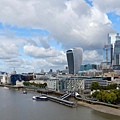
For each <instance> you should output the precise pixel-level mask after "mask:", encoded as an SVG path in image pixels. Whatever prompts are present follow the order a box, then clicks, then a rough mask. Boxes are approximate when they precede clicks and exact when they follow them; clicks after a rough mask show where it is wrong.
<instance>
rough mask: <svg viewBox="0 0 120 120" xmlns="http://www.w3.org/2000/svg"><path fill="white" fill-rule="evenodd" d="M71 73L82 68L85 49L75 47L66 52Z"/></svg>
mask: <svg viewBox="0 0 120 120" xmlns="http://www.w3.org/2000/svg"><path fill="white" fill-rule="evenodd" d="M66 56H67V62H68V69H69V74H76V73H78V71H79V70H80V65H81V64H82V60H83V49H82V48H73V49H71V50H68V51H67V52H66Z"/></svg>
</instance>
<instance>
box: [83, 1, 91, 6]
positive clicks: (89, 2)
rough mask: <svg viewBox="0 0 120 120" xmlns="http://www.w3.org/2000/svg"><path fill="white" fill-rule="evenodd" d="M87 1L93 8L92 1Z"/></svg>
mask: <svg viewBox="0 0 120 120" xmlns="http://www.w3.org/2000/svg"><path fill="white" fill-rule="evenodd" d="M85 1H86V3H88V4H89V5H90V6H93V5H92V1H91V0H85Z"/></svg>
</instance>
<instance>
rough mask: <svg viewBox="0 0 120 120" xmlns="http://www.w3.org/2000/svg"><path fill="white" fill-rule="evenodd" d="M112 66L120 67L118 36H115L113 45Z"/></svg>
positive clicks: (119, 42) (119, 38) (119, 39)
mask: <svg viewBox="0 0 120 120" xmlns="http://www.w3.org/2000/svg"><path fill="white" fill-rule="evenodd" d="M114 65H120V36H116V41H115V44H114Z"/></svg>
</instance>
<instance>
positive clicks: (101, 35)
mask: <svg viewBox="0 0 120 120" xmlns="http://www.w3.org/2000/svg"><path fill="white" fill-rule="evenodd" d="M0 3H1V4H0V71H6V72H9V73H11V72H12V71H13V70H14V68H15V70H16V71H17V72H18V73H19V72H20V73H22V72H34V71H36V72H40V71H41V69H44V70H45V71H49V70H50V69H53V70H56V69H65V66H67V58H66V53H65V52H66V51H67V50H69V49H71V48H74V47H81V48H83V64H92V63H94V64H98V63H100V62H102V61H103V54H102V49H103V46H104V44H106V42H107V39H108V36H107V35H108V33H120V29H119V28H120V25H119V22H120V8H119V6H120V2H119V0H115V1H114V0H111V1H109V0H106V1H100V0H57V1H56V0H51V1H47V0H44V1H42V0H29V1H27V0H11V1H9V0H4V1H3V0H0Z"/></svg>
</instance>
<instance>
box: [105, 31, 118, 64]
mask: <svg viewBox="0 0 120 120" xmlns="http://www.w3.org/2000/svg"><path fill="white" fill-rule="evenodd" d="M118 36H119V33H109V34H108V40H107V42H106V44H105V45H104V48H103V61H104V62H110V63H111V64H113V60H114V47H115V46H114V43H115V41H116V39H117V37H118Z"/></svg>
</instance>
